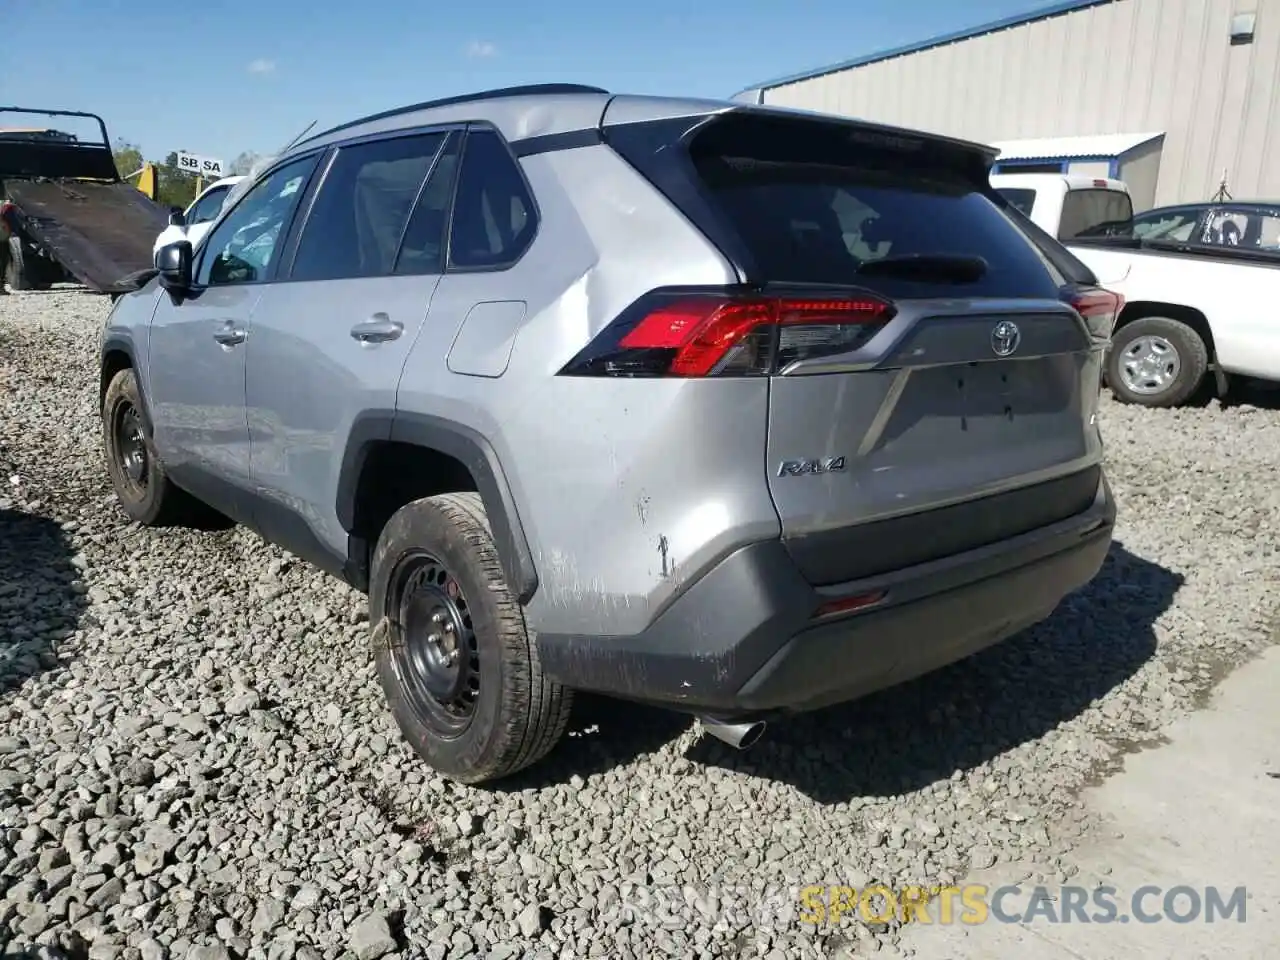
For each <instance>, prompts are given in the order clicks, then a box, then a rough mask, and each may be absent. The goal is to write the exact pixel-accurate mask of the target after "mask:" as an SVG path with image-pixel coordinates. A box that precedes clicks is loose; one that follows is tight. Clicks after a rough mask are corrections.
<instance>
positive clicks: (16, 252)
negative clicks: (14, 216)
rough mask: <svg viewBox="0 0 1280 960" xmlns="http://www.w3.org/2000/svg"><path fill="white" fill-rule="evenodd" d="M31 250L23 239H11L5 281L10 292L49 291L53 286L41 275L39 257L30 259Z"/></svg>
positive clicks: (13, 236) (16, 237)
mask: <svg viewBox="0 0 1280 960" xmlns="http://www.w3.org/2000/svg"><path fill="white" fill-rule="evenodd" d="M28 253H29V249H28V247H27V245H26V244H25V243H23V242H22V237H19V236H17V235H11V236H10V237H9V265H8V266H7V267H6V268H5V280H6V281H7V282H8V284H9V289H10V290H48V289H49V287H50V286H51V284H49V283H47V282H45V280H44V278H43V277H41V276H40V275H39V266H40V264H39V259H40V258H39V257H34V256H32V257H29V256H28Z"/></svg>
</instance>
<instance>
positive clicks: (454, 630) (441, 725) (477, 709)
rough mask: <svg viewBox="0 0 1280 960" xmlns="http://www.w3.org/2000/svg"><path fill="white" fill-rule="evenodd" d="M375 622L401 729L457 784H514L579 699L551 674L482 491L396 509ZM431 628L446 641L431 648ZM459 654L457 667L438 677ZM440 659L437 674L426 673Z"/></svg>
mask: <svg viewBox="0 0 1280 960" xmlns="http://www.w3.org/2000/svg"><path fill="white" fill-rule="evenodd" d="M451 604H452V606H451ZM433 614H439V615H440V619H439V620H433V619H432V616H433ZM369 622H370V624H371V625H372V628H373V638H372V640H373V656H374V662H375V665H376V668H377V673H378V679H379V682H380V683H381V685H382V690H383V693H384V694H385V696H386V699H387V703H388V705H389V707H390V709H391V713H392V715H393V717H394V718H395V721H396V724H397V726H398V727H399V728H400V731H401V733H402V734H403V735H404V737H405V739H406V740H407V741H408V742H409V744H410V746H411V747H412V748H413V749H414V751H415V752H416V753H417V754H418V755H419V756H420V757H421V758H422V759H423V760H424V761H426V763H427V764H428V765H430V766H431V767H432V768H434V769H435V770H436V771H438V772H439V773H440V774H442V775H443V776H445V777H447V778H448V779H450V780H454V781H457V782H459V783H466V784H478V783H482V782H485V781H489V780H497V779H501V778H503V777H507V776H510V775H511V774H513V773H516V772H517V771H520V770H523V769H525V768H526V767H529V766H532V765H533V764H534V763H536V762H538V761H539V760H541V759H542V758H543V757H545V756H546V755H547V754H548V753H549V752H550V751H551V749H552V748H553V747H554V746H555V745H556V744H557V743H558V742H559V741H560V739H561V737H562V736H563V735H564V731H565V727H566V725H567V724H568V720H569V711H570V708H571V706H572V700H573V693H572V691H571V690H569V689H568V688H565V687H562V686H560V685H559V684H557V683H554V682H553V681H551V680H549V679H547V678H546V677H545V676H544V675H543V673H542V668H541V665H540V663H539V662H538V654H537V649H536V647H535V645H534V643H533V640H532V638H531V637H530V636H529V631H528V629H527V627H526V625H525V620H524V613H523V611H522V610H521V609H520V605H519V604H518V603H517V602H516V600H515V598H514V597H513V596H512V594H511V591H510V589H509V587H508V586H507V582H506V578H505V577H504V576H503V572H502V565H501V563H500V562H499V559H498V553H497V550H496V549H495V548H494V544H493V537H492V534H491V532H490V529H489V522H488V519H487V517H486V516H485V512H484V507H483V505H482V504H481V501H480V497H479V495H478V494H475V493H450V494H443V495H441V496H435V497H427V498H425V499H422V500H416V501H414V502H412V503H409V504H406V505H405V506H403V507H401V508H400V509H399V510H398V511H396V513H395V514H394V515H393V516H392V517H391V519H390V520H389V521H388V522H387V525H386V527H385V528H384V529H383V531H382V535H381V536H380V537H379V538H378V543H377V546H376V547H375V549H374V554H373V561H372V564H371V571H370V583H369ZM432 632H434V633H435V635H436V636H437V637H439V638H440V641H441V642H439V643H434V644H433V643H431V642H430V641H429V639H428V637H429V636H430V635H431V634H432ZM450 648H452V655H453V657H454V661H453V664H452V668H450V667H448V666H445V667H444V668H443V669H441V667H440V664H441V662H442V661H444V660H448V656H449V650H450ZM431 660H433V661H435V663H436V664H437V669H436V670H435V671H434V672H433V671H430V670H428V669H425V668H424V667H423V664H424V663H425V662H427V661H431ZM451 671H456V673H452V672H451ZM429 674H432V675H431V676H430V677H429V676H428V675H429ZM429 680H430V682H431V685H432V689H428V681H429ZM433 690H434V693H433ZM450 699H452V700H453V703H452V705H451V706H449V705H446V703H445V701H448V700H450Z"/></svg>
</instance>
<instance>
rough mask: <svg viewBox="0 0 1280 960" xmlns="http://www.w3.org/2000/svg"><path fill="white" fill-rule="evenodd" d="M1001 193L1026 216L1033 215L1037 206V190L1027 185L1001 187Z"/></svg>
mask: <svg viewBox="0 0 1280 960" xmlns="http://www.w3.org/2000/svg"><path fill="white" fill-rule="evenodd" d="M1000 195H1001V196H1002V197H1004V198H1005V199H1006V200H1008V201H1009V203H1011V204H1012V205H1013V208H1014V209H1015V210H1017V211H1018V212H1019V213H1021V214H1022V215H1023V216H1024V217H1029V216H1031V211H1032V210H1034V209H1035V206H1036V192H1035V191H1034V190H1029V189H1027V188H1026V187H1001V188H1000Z"/></svg>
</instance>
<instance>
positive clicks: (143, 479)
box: [111, 400, 148, 497]
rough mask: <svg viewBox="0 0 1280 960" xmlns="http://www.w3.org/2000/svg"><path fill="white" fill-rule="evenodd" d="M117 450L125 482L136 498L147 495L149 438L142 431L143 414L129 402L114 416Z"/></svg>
mask: <svg viewBox="0 0 1280 960" xmlns="http://www.w3.org/2000/svg"><path fill="white" fill-rule="evenodd" d="M112 419H113V421H114V423H113V424H112V427H111V429H112V430H113V431H114V433H115V443H116V450H117V451H118V456H119V457H120V468H121V472H122V473H123V474H124V478H125V482H126V483H128V484H129V487H130V490H131V492H133V493H134V494H135V495H136V496H138V497H142V496H145V495H146V488H147V460H148V458H147V438H146V435H145V434H144V433H143V430H142V414H140V413H139V412H138V408H137V407H135V406H134V405H133V404H132V403H130V402H129V401H128V400H122V401H121V402H120V403H119V404H117V405H116V408H115V410H114V411H113V414H112Z"/></svg>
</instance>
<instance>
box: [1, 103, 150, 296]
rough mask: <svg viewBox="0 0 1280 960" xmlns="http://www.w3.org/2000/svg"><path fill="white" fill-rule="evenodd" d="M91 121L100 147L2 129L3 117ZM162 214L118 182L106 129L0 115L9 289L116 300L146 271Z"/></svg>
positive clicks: (42, 132)
mask: <svg viewBox="0 0 1280 960" xmlns="http://www.w3.org/2000/svg"><path fill="white" fill-rule="evenodd" d="M13 113H19V114H31V115H39V116H42V117H50V118H54V117H67V118H71V117H74V118H80V119H82V120H90V121H93V122H94V123H95V124H96V125H97V128H98V131H99V132H100V133H101V140H100V141H96V142H95V141H87V140H81V139H79V138H78V137H76V136H73V135H69V134H66V133H64V132H61V131H57V130H49V129H43V128H33V127H31V126H29V125H28V126H25V127H16V128H15V127H8V128H7V129H6V124H5V120H6V119H7V115H8V114H13ZM168 221H169V211H168V209H167V208H165V207H162V206H161V205H160V204H157V203H156V202H155V201H153V200H152V199H151V198H150V197H148V196H146V195H145V194H144V193H142V192H141V191H140V190H138V189H137V188H136V187H134V186H133V185H131V184H129V183H128V182H126V181H125V180H123V179H121V177H120V173H119V171H118V170H117V169H116V163H115V157H114V155H113V154H112V152H111V141H110V138H109V137H108V136H107V125H106V123H105V122H103V120H102V118H101V117H99V116H97V115H96V114H92V113H82V112H79V111H73V110H43V109H35V108H30V107H0V235H2V236H0V239H3V241H4V242H5V243H6V244H7V247H8V250H7V252H8V254H9V256H8V257H7V260H8V264H7V268H6V271H5V273H6V276H5V278H4V279H5V280H6V281H7V282H8V285H9V287H10V289H19V290H33V289H35V290H38V289H47V288H48V287H49V286H51V285H52V284H54V283H59V282H68V281H70V282H78V283H81V284H83V285H84V286H86V287H88V288H89V289H90V290H93V291H95V292H97V293H108V294H118V293H123V292H125V291H127V290H130V289H132V288H133V287H134V285H135V282H134V278H136V277H137V276H138V275H140V274H143V273H145V272H146V271H148V270H150V269H152V267H153V261H152V257H153V253H152V250H153V246H154V243H155V238H156V236H157V235H159V233H160V232H161V231H162V230H164V228H165V227H166V226H167V225H168Z"/></svg>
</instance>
